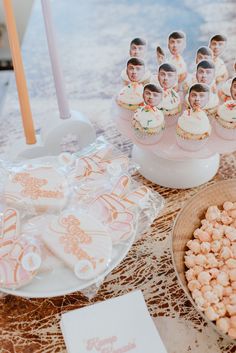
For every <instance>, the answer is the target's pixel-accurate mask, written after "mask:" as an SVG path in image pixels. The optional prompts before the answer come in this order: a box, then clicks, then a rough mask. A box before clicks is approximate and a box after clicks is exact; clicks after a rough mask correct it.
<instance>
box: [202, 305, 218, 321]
mask: <svg viewBox="0 0 236 353" xmlns="http://www.w3.org/2000/svg"><path fill="white" fill-rule="evenodd" d="M205 315H206V317H207V318H208V319H209V320H210V321H215V320H217V319H219V317H220V315H219V314H217V313H216V311H215V310H214V308H213V307H212V306H209V307H208V308H207V309H206V311H205Z"/></svg>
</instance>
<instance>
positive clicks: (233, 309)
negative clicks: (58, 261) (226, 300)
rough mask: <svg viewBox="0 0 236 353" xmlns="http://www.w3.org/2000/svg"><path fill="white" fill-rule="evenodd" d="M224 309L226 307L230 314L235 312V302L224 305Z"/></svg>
mask: <svg viewBox="0 0 236 353" xmlns="http://www.w3.org/2000/svg"><path fill="white" fill-rule="evenodd" d="M226 309H227V311H228V313H229V315H230V316H232V315H235V314H236V305H235V304H234V305H231V304H228V305H226Z"/></svg>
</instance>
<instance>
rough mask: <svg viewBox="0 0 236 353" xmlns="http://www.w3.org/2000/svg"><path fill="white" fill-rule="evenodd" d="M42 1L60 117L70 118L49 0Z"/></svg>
mask: <svg viewBox="0 0 236 353" xmlns="http://www.w3.org/2000/svg"><path fill="white" fill-rule="evenodd" d="M41 2H42V9H43V16H44V22H45V28H46V34H47V41H48V49H49V55H50V59H51V65H52V72H53V77H54V82H55V88H56V95H57V104H58V108H59V111H60V117H61V119H68V118H70V115H71V114H70V110H69V105H68V101H67V98H66V92H65V82H64V78H63V74H62V70H61V65H60V60H59V55H58V50H57V45H56V36H55V31H54V27H53V23H52V14H51V8H50V3H49V2H50V0H41Z"/></svg>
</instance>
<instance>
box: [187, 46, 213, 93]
mask: <svg viewBox="0 0 236 353" xmlns="http://www.w3.org/2000/svg"><path fill="white" fill-rule="evenodd" d="M212 58H213V53H212V50H211V49H210V48H208V47H205V46H203V47H200V48H198V50H197V52H196V57H195V64H196V67H195V69H194V71H193V72H192V73H188V75H187V77H186V80H185V81H184V83H183V91H184V93H185V94H187V93H188V91H189V88H190V87H191V86H192V85H193V84H194V83H197V78H196V71H197V65H198V64H199V63H200V61H202V60H207V61H212Z"/></svg>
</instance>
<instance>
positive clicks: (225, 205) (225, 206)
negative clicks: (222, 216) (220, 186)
mask: <svg viewBox="0 0 236 353" xmlns="http://www.w3.org/2000/svg"><path fill="white" fill-rule="evenodd" d="M232 208H234V204H233V202H231V201H225V202H224V203H223V209H224V210H225V211H229V210H231V209H232Z"/></svg>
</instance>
